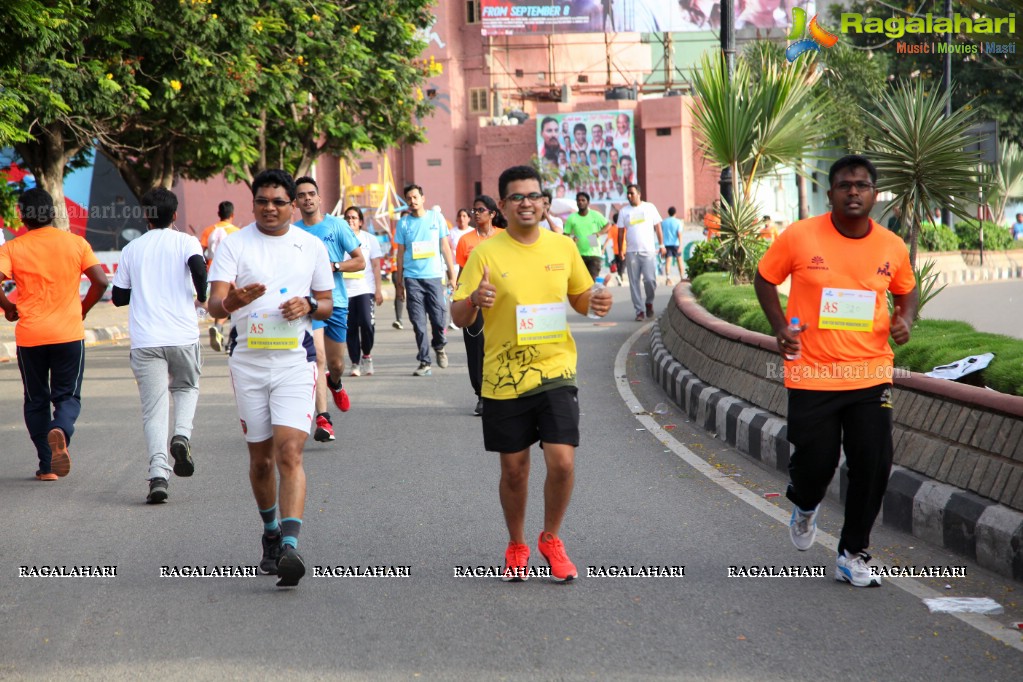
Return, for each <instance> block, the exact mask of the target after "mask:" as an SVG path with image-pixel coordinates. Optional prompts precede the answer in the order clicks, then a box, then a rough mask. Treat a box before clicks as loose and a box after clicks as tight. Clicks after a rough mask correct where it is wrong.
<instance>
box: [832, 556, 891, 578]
mask: <svg viewBox="0 0 1023 682" xmlns="http://www.w3.org/2000/svg"><path fill="white" fill-rule="evenodd" d="M868 561H870V555H869V554H867V553H866V552H859V553H857V554H849V552H847V551H845V550H842V553H841V554H839V555H838V559H836V560H835V580H837V581H839V582H847V583H849V584H850V585H852V586H854V587H880V586H881V577H880V576H877V575H873V574H871V572H870V566H867V562H868Z"/></svg>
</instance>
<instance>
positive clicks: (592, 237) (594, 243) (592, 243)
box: [586, 234, 600, 250]
mask: <svg viewBox="0 0 1023 682" xmlns="http://www.w3.org/2000/svg"><path fill="white" fill-rule="evenodd" d="M586 239H587V241H588V242H589V243H590V248H591V249H594V250H599V249H600V244H599V243H598V241H597V235H596V234H591V235H590V236H589V237H587V238H586Z"/></svg>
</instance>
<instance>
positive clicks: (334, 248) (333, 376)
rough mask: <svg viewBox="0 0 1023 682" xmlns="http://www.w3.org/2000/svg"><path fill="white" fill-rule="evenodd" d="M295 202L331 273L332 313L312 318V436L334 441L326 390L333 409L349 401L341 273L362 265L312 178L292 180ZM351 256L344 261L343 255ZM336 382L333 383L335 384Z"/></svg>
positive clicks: (355, 241) (352, 239) (351, 238)
mask: <svg viewBox="0 0 1023 682" xmlns="http://www.w3.org/2000/svg"><path fill="white" fill-rule="evenodd" d="M295 203H296V204H297V205H298V210H299V211H301V213H302V220H300V221H299V222H298V223H297V226H298V227H300V228H302V229H303V230H305V231H306V232H309V233H310V234H312V235H313V236H315V237H319V238H320V240H321V241H322V242H323V243H324V245H326V247H327V255H328V256H330V269H331V271H332V272H333V273H334V314H333V315H331V316H330V317H329V318H327V319H326V320H324V321H323V322H320V321H319V320H313V343H314V344H315V345H316V369H317V371H318V373H319V376H323V377H325V381H317V382H316V430H315V431H314V432H313V438H315V439H316V440H317V441H320V442H321V443H324V442H327V441H332V440H334V426H333V424H332V423H331V420H330V413H329V412H327V389H328V388H329V389H330V393H331V395H332V396H333V398H334V404H335V405H336V406H337V409H339V410H341V411H342V412H347V411H348V410H349V408H351V406H352V403H351V400H350V399H349V397H348V392H347V391H345V389H344V387H343V386H342V385H341V377H343V376H344V372H345V354H346V352H347V349H348V344H347V343H346V341H347V340H348V291H347V290H346V289H345V285H344V282H343V281H342V279H341V278H342V274H341V273H344V272H358V271H360V270H364V269H365V268H366V259H365V258H364V257H363V254H362V249H361V248H360V246H361V243H360V242H359V238H358V237H356V236H355V233H354V232H352V228H350V227H348V224H347V223H345V222H344V221H343V220H341V219H340V218H337V217H335V216H332V215H328V216H325V215H323V210H322V203H323V202H322V199H321V198H320V191H319V187H318V186H317V184H316V181H315V180H313V179H312V178H310V177H301V178H299V179H298V180H296V181H295ZM346 253H347V254H350V255H351V258H350V259H348V260H345V254H346ZM335 382H336V383H335Z"/></svg>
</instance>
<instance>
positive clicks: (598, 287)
mask: <svg viewBox="0 0 1023 682" xmlns="http://www.w3.org/2000/svg"><path fill="white" fill-rule="evenodd" d="M603 290H604V278H603V277H598V278H597V279H595V280H594V281H593V287H592V288H591V289H590V310H589V312H588V313H586V317H588V318H590V319H591V320H599V319H600V315H598V314H597V313H595V312H593V296H594V294H599V293H600V292H601V291H603Z"/></svg>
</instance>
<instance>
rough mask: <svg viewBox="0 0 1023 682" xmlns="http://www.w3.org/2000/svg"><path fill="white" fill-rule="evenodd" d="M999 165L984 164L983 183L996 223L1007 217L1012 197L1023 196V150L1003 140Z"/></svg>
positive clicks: (1000, 144)
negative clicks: (1008, 204) (1007, 209)
mask: <svg viewBox="0 0 1023 682" xmlns="http://www.w3.org/2000/svg"><path fill="white" fill-rule="evenodd" d="M999 147H1000V148H999V153H998V163H997V164H984V173H983V174H982V177H981V179H980V180H981V182H983V183H984V185H985V187H986V194H985V196H984V198H985V199H986V200H987V205H988V207H989V208H990V209H991V215H993V216H995V220H996V221H1000V220H1002V218H1003V216H1004V215H1005V205H1006V204H1007V203H1009V199H1010V198H1012V197H1020V196H1023V149H1021V148H1020V146H1019V145H1017V144H1015V143H1013V142H1010V141H1009V140H1002V141H1001V142H1000V143H999Z"/></svg>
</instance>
